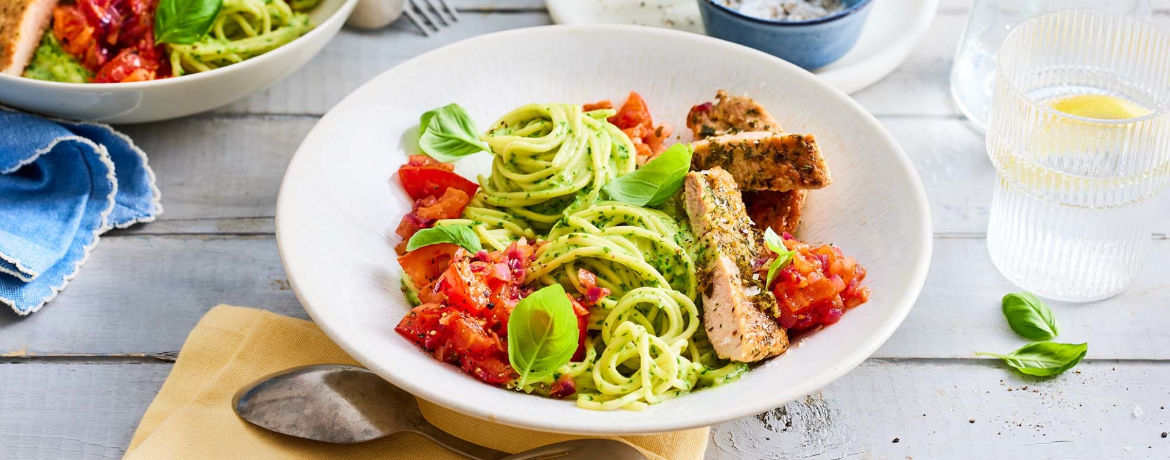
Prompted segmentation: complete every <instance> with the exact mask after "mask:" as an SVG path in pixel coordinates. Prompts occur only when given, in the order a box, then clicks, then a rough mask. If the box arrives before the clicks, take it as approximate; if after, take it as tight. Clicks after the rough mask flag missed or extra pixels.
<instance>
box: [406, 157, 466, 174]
mask: <svg viewBox="0 0 1170 460" xmlns="http://www.w3.org/2000/svg"><path fill="white" fill-rule="evenodd" d="M406 164H407V165H408V166H433V167H436V168H439V169H442V170H446V171H454V170H455V165H453V164H451V163H443V162H442V161H439V160H436V159H434V158H431V157H429V156H427V155H411V156H410V158H408V159H407V160H406Z"/></svg>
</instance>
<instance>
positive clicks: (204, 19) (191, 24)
mask: <svg viewBox="0 0 1170 460" xmlns="http://www.w3.org/2000/svg"><path fill="white" fill-rule="evenodd" d="M221 9H223V0H161V1H160V2H158V8H157V9H155V12H154V42H155V43H171V44H175V45H189V44H191V43H195V42H197V41H199V39H201V38H203V36H204V35H207V31H208V30H210V29H211V23H212V22H215V17H216V16H218V15H219V10H221Z"/></svg>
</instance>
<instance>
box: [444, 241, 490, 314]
mask: <svg viewBox="0 0 1170 460" xmlns="http://www.w3.org/2000/svg"><path fill="white" fill-rule="evenodd" d="M462 252H463V251H461V253H462ZM456 259H457V260H455V261H454V262H451V265H450V266H449V267H447V271H445V272H443V278H442V280H441V281H440V285H439V289H442V290H443V293H444V294H446V295H447V302H448V303H449V304H450V305H451V306H453V307H455V308H458V309H460V310H462V311H465V312H468V313H471V314H473V315H477V316H478V315H480V314H482V313H483V311H484V310H486V309H487V308H488V303H489V302H490V299H491V294H492V292H491V289H489V288H488V286H487V285H486V284H484V283H482V282H481V280H480V278H479V277H477V276H476V274H475V273H474V272H472V266H471V261H470V260H469V259H467V258H464V257H459V255H458V254H457V255H456Z"/></svg>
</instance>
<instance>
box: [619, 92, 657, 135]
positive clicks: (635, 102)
mask: <svg viewBox="0 0 1170 460" xmlns="http://www.w3.org/2000/svg"><path fill="white" fill-rule="evenodd" d="M609 122H610V123H613V125H614V126H617V127H618V128H621V129H630V128H633V127H635V126H641V127H643V128H646V129H654V120H653V119H652V118H651V117H650V108H648V107H646V101H645V100H644V99H642V95H641V94H638V93H637V92H636V91H630V95H629V96H628V97H626V102H625V103H624V104H622V108H620V109H618V112H617V114H615V115H614V116H612V117H609Z"/></svg>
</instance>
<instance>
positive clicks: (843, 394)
mask: <svg viewBox="0 0 1170 460" xmlns="http://www.w3.org/2000/svg"><path fill="white" fill-rule="evenodd" d="M170 367H171V366H170V365H169V364H157V363H155V364H150V363H147V364H106V365H95V364H78V363H45V362H36V361H33V362H26V363H17V364H12V363H9V364H0V394H4V395H6V396H9V397H5V398H0V414H3V415H4V416H3V417H0V458H5V459H9V458H11V459H21V460H96V459H117V458H120V457H121V455H122V451H123V450H124V448H125V446H126V445H127V444H128V443H129V441H130V436H131V434H132V433H133V430H134V428H135V426H136V425H137V423H138V420H139V418H140V417H141V416H142V414H143V412H145V410H146V407H147V405H149V404H150V401H151V400H152V399H153V398H154V395H155V394H156V393H157V391H158V389H159V388H160V387H161V386H162V382H163V381H164V380H165V378H166V375H167V373H168V372H169V371H170ZM1076 371H1079V373H1078V372H1076ZM1025 387H1027V388H1026V389H1025ZM1009 389H1010V390H1009ZM1168 394H1170V363H1150V362H1126V361H1123V362H1109V361H1089V362H1084V363H1082V364H1081V365H1080V366H1078V367H1077V368H1076V370H1075V371H1073V372H1069V373H1068V374H1066V375H1063V376H1060V377H1057V378H1055V379H1051V380H1044V381H1040V380H1035V379H1030V378H1021V377H1020V376H1018V374H1013V373H1011V372H1009V371H1008V370H1006V369H1003V368H1001V367H1000V366H999V365H998V364H995V363H994V362H992V361H988V360H983V361H962V362H956V361H934V360H930V361H916V360H912V361H896V360H895V361H890V360H870V361H867V362H866V363H864V364H862V365H861V366H860V367H858V368H857V369H855V370H854V371H853V372H851V373H850V374H848V375H846V376H845V377H843V378H841V379H840V380H838V381H837V382H835V383H833V384H830V385H829V386H828V387H826V388H825V389H824V390H822V391H820V392H817V393H814V394H813V395H811V396H809V397H807V398H805V399H803V400H800V401H797V402H793V403H790V404H788V405H786V406H784V407H782V408H779V409H776V410H773V411H769V412H766V413H763V414H760V415H758V416H755V417H748V418H745V419H742V420H738V421H734V422H729V423H726V424H722V425H718V426H716V427H714V429H713V431H712V439H711V443H710V447H709V448H708V451H707V458H708V459H711V460H765V459H790V458H804V459H815V460H821V459H824V460H828V459H840V458H860V459H865V458H873V459H903V458H906V457H908V456H909V457H912V458H919V459H956V460H962V459H971V460H983V459H988V458H1054V459H1055V458H1061V459H1064V458H1078V459H1117V458H1134V459H1147V458H1149V459H1153V458H1159V459H1161V458H1166V457H1167V456H1170V441H1168V440H1167V439H1163V438H1162V437H1161V433H1162V432H1163V431H1167V430H1168V429H1170V413H1168V412H1167V411H1166V410H1165V409H1163V407H1165V405H1167V404H1168V403H1170V401H1168V399H1170V397H1168ZM680 402H681V401H680ZM668 404H673V403H668ZM971 420H974V423H972V422H971ZM895 438H897V439H898V442H897V443H895V442H893V440H894V439H895Z"/></svg>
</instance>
